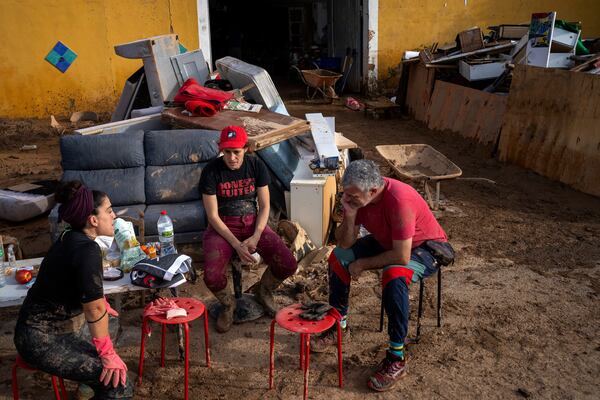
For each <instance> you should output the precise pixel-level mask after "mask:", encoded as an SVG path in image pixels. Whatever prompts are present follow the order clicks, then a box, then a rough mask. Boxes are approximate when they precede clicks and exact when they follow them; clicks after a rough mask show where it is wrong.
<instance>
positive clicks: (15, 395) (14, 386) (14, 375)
mask: <svg viewBox="0 0 600 400" xmlns="http://www.w3.org/2000/svg"><path fill="white" fill-rule="evenodd" d="M12 391H13V399H14V400H19V384H18V383H17V363H15V365H13V367H12Z"/></svg>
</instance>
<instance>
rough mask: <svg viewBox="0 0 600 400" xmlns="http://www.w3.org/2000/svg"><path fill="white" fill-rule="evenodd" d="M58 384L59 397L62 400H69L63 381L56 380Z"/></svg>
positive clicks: (60, 379) (61, 379)
mask: <svg viewBox="0 0 600 400" xmlns="http://www.w3.org/2000/svg"><path fill="white" fill-rule="evenodd" d="M58 384H59V385H60V395H61V398H62V399H64V400H68V399H69V395H67V389H66V388H65V381H64V379H63V378H58Z"/></svg>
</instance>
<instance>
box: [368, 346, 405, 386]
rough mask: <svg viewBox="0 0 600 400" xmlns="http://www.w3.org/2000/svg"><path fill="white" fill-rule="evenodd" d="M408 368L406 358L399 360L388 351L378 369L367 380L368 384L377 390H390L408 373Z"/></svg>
mask: <svg viewBox="0 0 600 400" xmlns="http://www.w3.org/2000/svg"><path fill="white" fill-rule="evenodd" d="M407 369H408V367H407V365H406V360H399V359H398V358H396V357H394V356H393V355H392V354H390V353H389V352H388V353H387V354H386V357H385V358H384V359H383V361H382V362H381V363H379V366H378V367H377V371H375V373H374V374H373V375H372V376H371V377H370V378H369V380H368V381H367V386H368V387H369V389H372V390H375V391H377V392H385V391H388V390H390V389H392V388H393V387H394V386H395V385H396V383H397V382H398V381H399V380H400V378H402V377H403V376H404V375H406V372H407Z"/></svg>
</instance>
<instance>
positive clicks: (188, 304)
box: [138, 297, 210, 400]
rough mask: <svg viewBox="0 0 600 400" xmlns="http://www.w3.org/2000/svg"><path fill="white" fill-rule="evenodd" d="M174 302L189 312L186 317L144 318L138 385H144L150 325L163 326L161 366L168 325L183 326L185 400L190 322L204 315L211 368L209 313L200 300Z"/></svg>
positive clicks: (208, 361)
mask: <svg viewBox="0 0 600 400" xmlns="http://www.w3.org/2000/svg"><path fill="white" fill-rule="evenodd" d="M170 300H173V301H174V302H175V303H176V304H177V305H178V306H179V307H181V308H183V309H185V311H186V312H187V316H186V317H175V318H171V319H167V318H166V316H165V317H163V316H159V315H149V316H147V317H145V318H144V320H143V323H142V343H141V348H140V362H139V370H138V385H141V384H142V371H143V370H144V348H145V344H146V334H145V332H147V328H148V323H149V322H150V321H154V322H157V323H159V324H161V325H162V337H161V347H160V366H161V367H164V366H165V336H166V327H167V325H178V324H182V325H183V331H184V333H185V361H184V362H185V400H187V399H188V373H189V337H190V328H189V325H188V322H191V321H193V320H195V319H197V318H199V317H201V316H202V314H204V350H205V356H206V366H207V367H208V368H210V349H209V346H208V312H206V307H204V304H202V302H201V301H200V300H197V299H193V298H189V297H173V298H171V299H170Z"/></svg>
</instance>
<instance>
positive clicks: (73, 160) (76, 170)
mask: <svg viewBox="0 0 600 400" xmlns="http://www.w3.org/2000/svg"><path fill="white" fill-rule="evenodd" d="M125 122H126V123H125ZM115 125H117V126H115ZM161 128H162V129H161ZM165 128H166V127H165V126H164V125H162V124H160V116H155V117H154V118H148V117H141V118H138V119H137V120H128V121H124V122H118V123H115V124H107V126H105V127H104V128H103V127H93V128H88V129H90V130H93V131H94V132H104V133H99V134H95V135H74V136H63V137H61V139H60V149H61V156H62V161H61V165H62V168H63V176H62V179H63V180H73V179H77V180H80V181H81V182H83V183H84V184H85V185H86V186H88V187H90V188H92V189H97V190H102V191H103V192H105V193H107V194H108V196H109V197H110V199H111V201H112V203H113V205H114V210H115V212H116V213H117V215H126V216H129V217H133V218H134V219H135V218H138V217H139V213H140V212H142V213H143V214H144V233H145V239H146V240H148V241H157V240H158V231H157V227H156V222H157V220H158V217H159V215H160V212H161V211H162V210H166V211H167V212H168V214H169V216H170V217H171V219H172V220H173V224H174V228H175V235H176V236H175V240H176V242H177V243H194V242H199V241H200V239H201V237H202V234H203V232H204V229H205V228H206V226H207V220H206V214H205V212H204V207H203V205H202V199H201V196H200V190H199V188H198V185H199V181H200V174H201V173H202V168H203V167H204V165H206V163H208V162H209V161H210V160H212V159H214V158H216V157H217V156H218V154H219V149H218V145H217V141H218V140H219V132H217V131H209V130H199V129H196V130H165ZM167 129H168V128H167ZM111 133H112V134H111ZM57 209H58V207H55V208H54V209H53V210H52V212H51V213H50V216H49V220H50V223H51V226H54V228H53V229H52V232H53V236H54V237H56V235H58V233H59V232H58V229H57V226H56V220H57V217H58V211H57Z"/></svg>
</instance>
